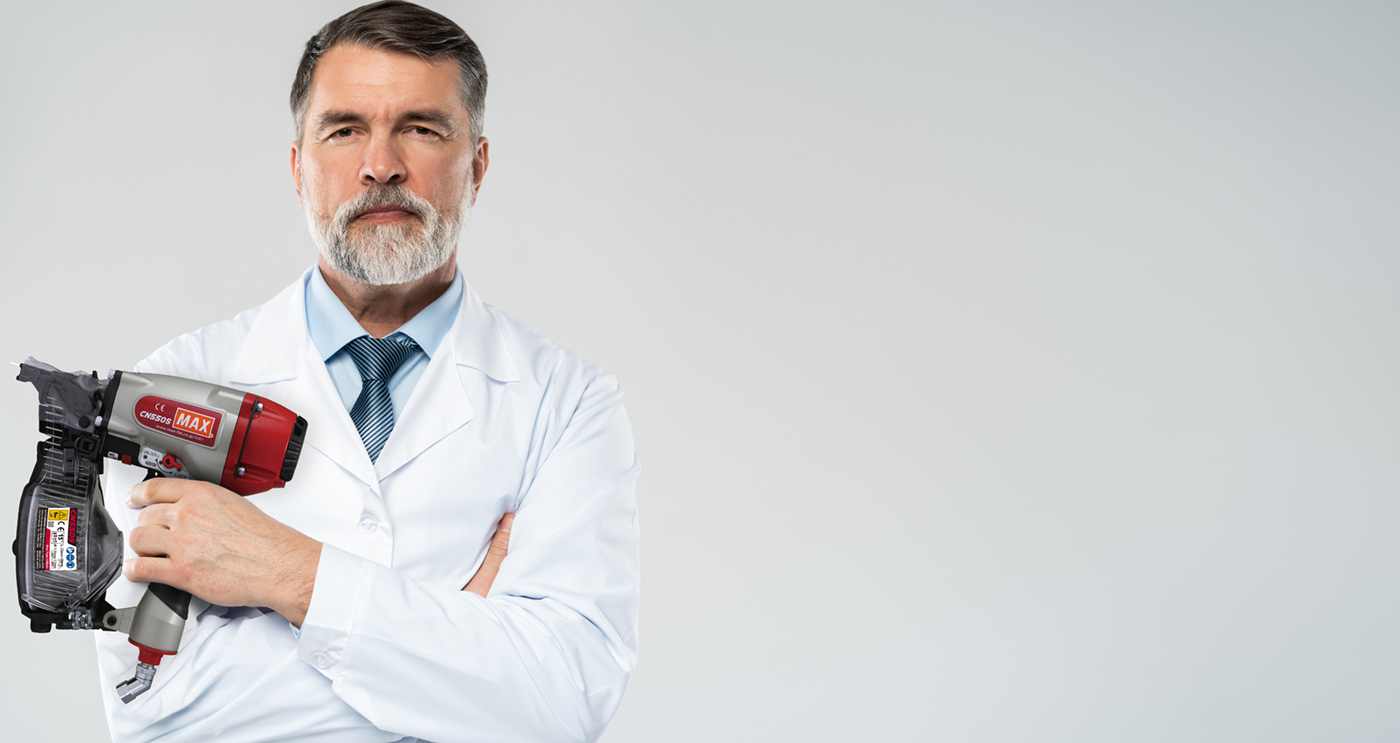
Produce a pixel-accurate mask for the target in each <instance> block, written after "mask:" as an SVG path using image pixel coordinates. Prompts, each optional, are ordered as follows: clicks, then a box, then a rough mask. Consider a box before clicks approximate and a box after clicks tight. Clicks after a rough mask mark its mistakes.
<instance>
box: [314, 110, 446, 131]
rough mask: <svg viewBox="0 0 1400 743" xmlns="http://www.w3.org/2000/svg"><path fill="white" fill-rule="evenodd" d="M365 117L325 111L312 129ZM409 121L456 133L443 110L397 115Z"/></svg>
mask: <svg viewBox="0 0 1400 743" xmlns="http://www.w3.org/2000/svg"><path fill="white" fill-rule="evenodd" d="M364 121H365V119H364V117H363V116H361V115H360V114H357V113H354V112H351V111H325V112H323V113H321V114H319V115H318V116H317V117H316V126H315V128H314V129H313V131H316V132H324V131H326V130H327V129H330V128H332V127H337V126H340V125H341V124H362V123H364ZM410 121H420V122H423V123H425V124H432V125H433V126H436V127H437V128H438V129H441V130H442V133H443V135H444V136H449V137H450V136H452V135H454V134H456V133H457V125H456V123H455V122H454V121H453V120H452V117H451V116H450V115H448V114H447V113H446V112H444V111H439V110H436V109H422V110H418V111H409V112H407V113H405V114H404V115H403V116H400V117H399V123H400V124H404V123H407V122H410Z"/></svg>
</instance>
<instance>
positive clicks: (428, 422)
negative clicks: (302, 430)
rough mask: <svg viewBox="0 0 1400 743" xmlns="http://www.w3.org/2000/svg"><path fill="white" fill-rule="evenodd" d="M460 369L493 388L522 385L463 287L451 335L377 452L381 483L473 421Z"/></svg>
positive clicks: (496, 334) (486, 313)
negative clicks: (492, 382)
mask: <svg viewBox="0 0 1400 743" xmlns="http://www.w3.org/2000/svg"><path fill="white" fill-rule="evenodd" d="M463 367H467V368H470V369H475V370H477V371H479V372H481V373H482V374H485V375H486V376H488V377H490V378H491V379H493V380H495V381H497V382H518V381H520V373H519V371H517V369H516V367H515V361H514V360H513V359H512V358H511V354H510V349H509V348H508V347H507V346H506V342H505V338H504V336H503V335H502V333H501V328H500V327H498V325H497V322H496V317H495V315H493V314H492V313H491V311H490V308H488V307H487V306H486V305H485V304H483V303H482V302H481V299H480V298H479V297H477V295H476V292H474V291H472V288H471V285H470V284H467V283H466V282H465V281H464V282H463V286H462V305H461V307H460V308H458V310H457V318H456V320H454V321H453V324H452V330H451V331H450V332H448V334H447V335H446V336H444V337H443V339H442V343H441V344H440V345H439V346H438V349H437V351H435V352H434V353H433V356H432V360H431V361H430V362H429V363H428V368H427V369H425V370H424V371H423V376H422V377H420V378H419V380H418V384H417V386H415V387H414V388H413V394H412V395H410V396H409V399H408V404H407V405H405V406H404V409H403V410H402V411H400V412H399V417H398V421H397V422H396V423H395V424H394V432H393V433H392V434H390V435H389V440H388V441H387V442H385V444H384V449H383V450H381V451H380V452H379V461H378V462H377V463H376V464H375V467H374V469H375V472H376V473H377V474H378V475H379V478H380V479H381V480H382V479H383V478H386V477H388V476H389V475H390V474H391V473H392V472H393V471H394V470H396V469H398V468H399V467H402V466H403V465H405V464H407V463H409V462H410V461H412V460H413V458H414V457H417V456H418V455H419V454H422V453H423V452H424V451H426V450H427V449H428V447H430V446H432V445H433V444H436V443H437V442H438V441H441V440H442V439H443V438H445V437H446V436H448V435H449V434H451V433H452V432H454V431H456V430H457V429H459V428H461V427H462V426H465V425H466V424H467V423H468V422H470V421H471V420H472V416H473V415H474V412H473V409H472V403H471V399H470V398H469V397H468V396H467V388H466V386H465V385H464V384H463V381H462V379H463V378H462V375H463V374H464V373H470V372H468V371H467V369H466V368H463Z"/></svg>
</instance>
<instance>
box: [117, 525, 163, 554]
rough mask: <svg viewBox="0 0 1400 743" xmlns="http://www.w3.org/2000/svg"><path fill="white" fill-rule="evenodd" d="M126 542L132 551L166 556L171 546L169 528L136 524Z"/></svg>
mask: <svg viewBox="0 0 1400 743" xmlns="http://www.w3.org/2000/svg"><path fill="white" fill-rule="evenodd" d="M127 542H128V543H129V544H130V545H131V551H132V552H135V553H136V554H138V555H143V556H147V557H154V556H157V555H159V556H162V557H164V556H167V555H169V554H170V548H171V547H172V546H173V545H172V543H171V535H170V530H169V529H166V528H164V527H161V526H138V527H136V528H135V529H132V530H131V535H130V536H128V537H127Z"/></svg>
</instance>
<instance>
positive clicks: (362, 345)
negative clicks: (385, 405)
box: [345, 335, 418, 382]
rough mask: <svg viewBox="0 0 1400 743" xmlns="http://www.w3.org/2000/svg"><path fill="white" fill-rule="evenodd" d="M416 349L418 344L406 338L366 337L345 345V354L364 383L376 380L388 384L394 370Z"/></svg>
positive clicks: (363, 336)
mask: <svg viewBox="0 0 1400 743" xmlns="http://www.w3.org/2000/svg"><path fill="white" fill-rule="evenodd" d="M417 349H418V344H417V343H414V342H413V341H412V340H409V339H407V338H404V339H402V340H400V339H398V338H371V337H369V336H367V335H362V336H360V337H359V338H356V339H355V340H353V341H350V342H349V343H346V344H345V352H346V353H348V354H350V358H351V360H353V361H354V362H355V367H356V368H357V369H359V370H360V378H361V379H362V380H364V381H369V380H371V379H378V380H382V381H384V382H388V381H389V377H390V376H392V375H393V374H394V370H395V369H397V368H399V365H400V364H402V363H403V362H404V359H407V358H408V356H409V354H411V353H413V352H414V351H415V350H417Z"/></svg>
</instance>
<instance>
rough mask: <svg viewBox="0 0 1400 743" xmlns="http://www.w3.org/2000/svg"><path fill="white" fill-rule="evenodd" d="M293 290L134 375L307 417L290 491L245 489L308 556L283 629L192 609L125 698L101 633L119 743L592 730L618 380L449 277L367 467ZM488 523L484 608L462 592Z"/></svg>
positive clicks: (603, 642) (615, 480)
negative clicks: (451, 320) (501, 554)
mask: <svg viewBox="0 0 1400 743" xmlns="http://www.w3.org/2000/svg"><path fill="white" fill-rule="evenodd" d="M305 279H306V277H305V276H303V277H302V278H301V279H299V280H298V281H297V282H295V283H294V284H292V286H290V287H288V288H287V289H286V290H284V291H282V292H281V293H280V294H278V295H277V296H276V297H275V298H273V299H272V300H271V301H270V302H268V303H267V304H265V305H263V306H262V307H260V308H257V309H254V310H250V311H248V312H245V313H243V314H240V315H239V316H238V317H236V318H234V319H232V320H229V321H226V322H222V323H218V324H216V325H212V326H210V327H207V328H204V329H202V330H199V331H197V332H194V333H191V334H188V335H185V336H182V337H180V338H177V339H175V340H174V341H172V342H170V343H169V344H167V345H166V346H164V347H163V348H161V349H160V350H158V351H156V352H155V353H154V354H152V355H151V356H150V358H148V359H146V360H145V361H143V362H141V363H140V364H138V365H137V366H136V370H137V371H143V372H153V373H163V374H175V375H180V376H185V377H192V378H195V379H202V380H205V381H209V382H214V383H218V384H225V385H229V386H232V387H236V388H239V389H244V390H247V391H250V392H256V393H257V394H260V395H265V396H266V397H268V398H271V399H273V400H275V401H277V402H279V403H282V404H283V405H286V406H287V407H289V408H291V409H292V410H294V411H296V412H297V413H299V414H300V415H302V416H303V417H305V418H306V419H307V420H308V421H309V423H310V426H309V430H308V432H307V438H306V446H305V448H304V450H303V453H302V456H301V461H300V464H299V466H298V468H297V471H296V475H295V477H294V478H293V480H292V482H291V483H290V484H289V485H288V486H287V487H286V488H285V489H283V490H274V491H271V492H268V493H264V494H261V495H257V496H253V497H251V498H250V500H252V501H253V502H254V503H256V504H257V505H258V506H259V507H260V508H261V509H262V510H263V511H264V512H266V513H268V514H269V515H271V516H273V517H274V518H276V519H278V520H279V521H282V522H283V523H286V524H288V525H290V526H292V527H294V528H296V529H298V530H299V531H301V532H303V533H305V534H307V535H309V536H311V537H313V538H315V539H318V540H320V541H321V542H323V543H324V544H325V547H324V548H323V552H322V556H321V561H320V564H319V566H318V568H317V573H316V587H315V591H314V592H313V595H312V600H311V605H310V610H309V611H308V613H307V616H306V620H305V622H304V624H303V627H302V633H301V636H300V638H298V637H297V636H296V635H295V634H294V632H293V630H292V627H291V626H290V624H289V623H288V622H287V621H286V620H285V619H283V618H282V617H281V616H280V615H278V614H276V613H273V612H271V611H268V610H266V609H256V608H228V607H219V606H208V605H207V604H205V603H204V602H201V601H195V602H194V605H193V606H192V607H191V618H190V621H189V623H188V624H187V626H186V630H185V635H184V638H183V640H182V643H181V648H180V652H179V654H178V655H175V656H172V657H169V658H167V659H166V660H165V661H164V662H162V664H161V666H160V670H159V672H158V673H157V674H156V679H155V685H154V687H153V688H152V689H151V691H149V692H147V693H146V694H145V695H143V696H141V697H138V698H137V699H136V700H135V701H133V702H132V703H131V704H130V705H124V704H122V703H121V701H120V700H119V699H117V698H116V696H115V694H114V693H113V692H112V691H111V690H112V687H113V686H114V685H115V684H117V683H118V682H120V681H122V680H124V679H125V678H128V677H129V676H130V675H131V671H132V668H133V666H134V664H135V662H136V649H135V648H134V647H133V646H131V645H130V644H129V643H127V641H126V637H125V636H124V635H116V634H114V633H106V632H102V633H98V656H99V666H100V670H101V675H102V684H103V687H104V701H105V703H106V708H107V715H108V720H109V722H110V723H111V726H112V730H113V734H114V736H115V738H116V739H117V740H119V741H128V740H131V741H137V740H152V739H156V738H159V739H160V740H162V741H177V740H179V741H184V740H190V741H196V740H198V741H203V740H213V739H216V738H217V739H218V740H220V741H244V740H247V741H253V740H270V739H276V740H299V741H300V740H307V741H311V740H318V741H319V740H325V741H337V742H347V741H350V742H353V741H392V740H398V739H400V738H401V736H402V737H403V738H404V739H407V740H412V739H415V738H417V739H425V740H432V741H439V742H442V743H445V742H447V741H459V740H460V741H468V740H471V741H527V740H528V741H536V740H540V741H543V740H594V739H596V738H597V737H598V735H599V734H600V733H601V731H602V728H603V726H604V725H605V724H606V723H607V721H608V720H609V719H610V718H611V717H612V715H613V713H614V712H615V711H616V709H617V706H618V704H619V702H620V701H621V697H622V692H623V689H624V688H625V686H626V684H627V679H628V677H629V675H630V673H631V670H632V667H633V665H634V663H635V661H636V656H637V612H638V596H639V594H638V584H639V580H640V570H639V565H638V528H637V509H636V497H635V488H636V480H637V474H638V471H639V466H638V464H637V460H636V456H635V453H634V447H633V443H632V435H631V428H630V424H629V423H628V421H627V416H626V413H625V412H624V410H623V407H622V403H621V395H622V393H621V390H620V389H619V388H618V386H617V382H616V380H614V379H613V378H612V377H611V376H608V375H606V374H604V373H602V372H601V371H600V370H599V369H598V368H596V367H594V366H592V365H590V364H588V363H587V362H585V361H583V360H581V359H579V358H578V357H577V356H575V355H573V354H572V353H569V352H568V351H566V350H564V349H562V348H560V347H559V346H557V345H554V344H553V343H551V342H549V341H548V340H546V339H544V338H542V337H540V336H539V335H536V334H534V333H532V332H531V331H529V330H528V329H527V328H525V327H524V326H522V325H521V324H520V323H518V322H516V321H515V320H513V319H512V318H510V317H509V316H507V315H505V314H504V313H502V312H500V311H499V310H496V309H494V308H491V307H488V306H487V305H485V304H482V302H481V301H480V299H478V298H477V296H476V294H475V293H474V292H473V291H472V290H471V287H470V286H468V287H466V290H465V292H464V296H463V299H462V306H461V309H460V312H459V314H458V316H457V319H456V321H455V324H454V325H453V327H452V330H451V331H450V332H449V333H448V335H447V336H446V337H445V338H444V339H443V341H442V344H441V345H440V346H439V348H438V349H437V351H436V353H434V354H433V356H432V360H431V362H430V363H429V365H428V367H427V369H426V370H425V371H424V373H423V376H422V377H421V379H420V380H419V382H418V384H417V387H416V388H415V389H414V391H413V393H412V396H411V397H410V399H409V401H408V404H407V405H406V407H405V408H404V409H403V410H402V411H401V413H400V416H399V420H398V423H397V424H396V426H395V428H394V431H393V434H392V436H391V437H390V438H389V440H388V442H387V443H386V444H385V446H384V449H383V452H382V453H381V455H380V457H379V461H378V462H377V463H371V462H370V460H369V456H368V455H367V454H366V453H365V449H364V446H363V444H362V443H361V441H360V438H359V435H358V433H357V432H356V430H355V426H354V424H353V423H351V421H350V416H349V413H348V412H347V411H346V409H345V405H344V404H343V402H342V401H341V398H340V396H339V395H338V394H337V392H336V390H335V388H334V387H333V386H332V384H331V381H330V378H329V376H328V375H327V373H326V369H325V366H324V364H323V362H322V361H321V357H320V355H319V354H318V353H317V351H316V348H315V346H314V344H313V343H312V342H311V340H310V338H309V336H308V333H307V329H306V319H305V318H306V315H305V299H304V286H305ZM108 469H109V472H108V475H107V500H108V504H109V506H110V507H111V510H112V512H113V516H114V517H116V519H117V521H118V523H119V525H120V526H121V528H122V530H123V531H124V532H126V533H130V530H131V528H132V527H133V526H134V525H135V518H136V513H137V512H136V511H133V510H131V509H128V508H126V507H125V506H124V499H125V495H126V491H127V490H128V489H129V488H130V486H131V485H132V484H134V483H135V482H137V481H139V479H140V477H141V475H142V471H141V470H138V469H136V468H134V467H124V466H121V465H116V466H110V467H109V468H108ZM507 512H514V513H515V514H516V519H515V524H514V527H513V529H512V533H511V540H510V555H509V557H508V558H507V559H506V561H505V563H504V565H503V566H502V568H501V571H500V573H499V575H498V576H497V577H496V581H495V584H494V585H493V587H492V591H491V595H490V597H489V598H487V599H482V598H480V597H478V596H476V595H475V594H471V593H465V592H463V591H462V590H461V588H462V587H463V586H464V585H465V584H466V583H467V581H468V580H469V579H470V578H471V577H472V575H473V574H474V573H475V572H476V569H477V567H479V566H480V564H481V562H482V560H483V559H484V557H485V553H486V549H487V546H488V544H489V540H490V538H491V536H492V534H493V532H494V530H495V526H496V524H497V521H498V520H499V519H500V517H501V516H502V514H504V513H507ZM128 556H131V553H130V550H129V549H128ZM143 588H144V586H143V585H133V584H130V583H127V582H126V581H125V580H119V581H118V582H117V584H115V585H114V586H113V587H112V588H111V590H110V591H109V594H108V595H109V600H111V602H112V603H113V605H115V606H130V605H133V604H134V603H135V602H136V600H137V599H138V598H139V596H140V593H141V591H142V589H143ZM196 613H197V614H198V616H197V617H196V616H195V615H196Z"/></svg>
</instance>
